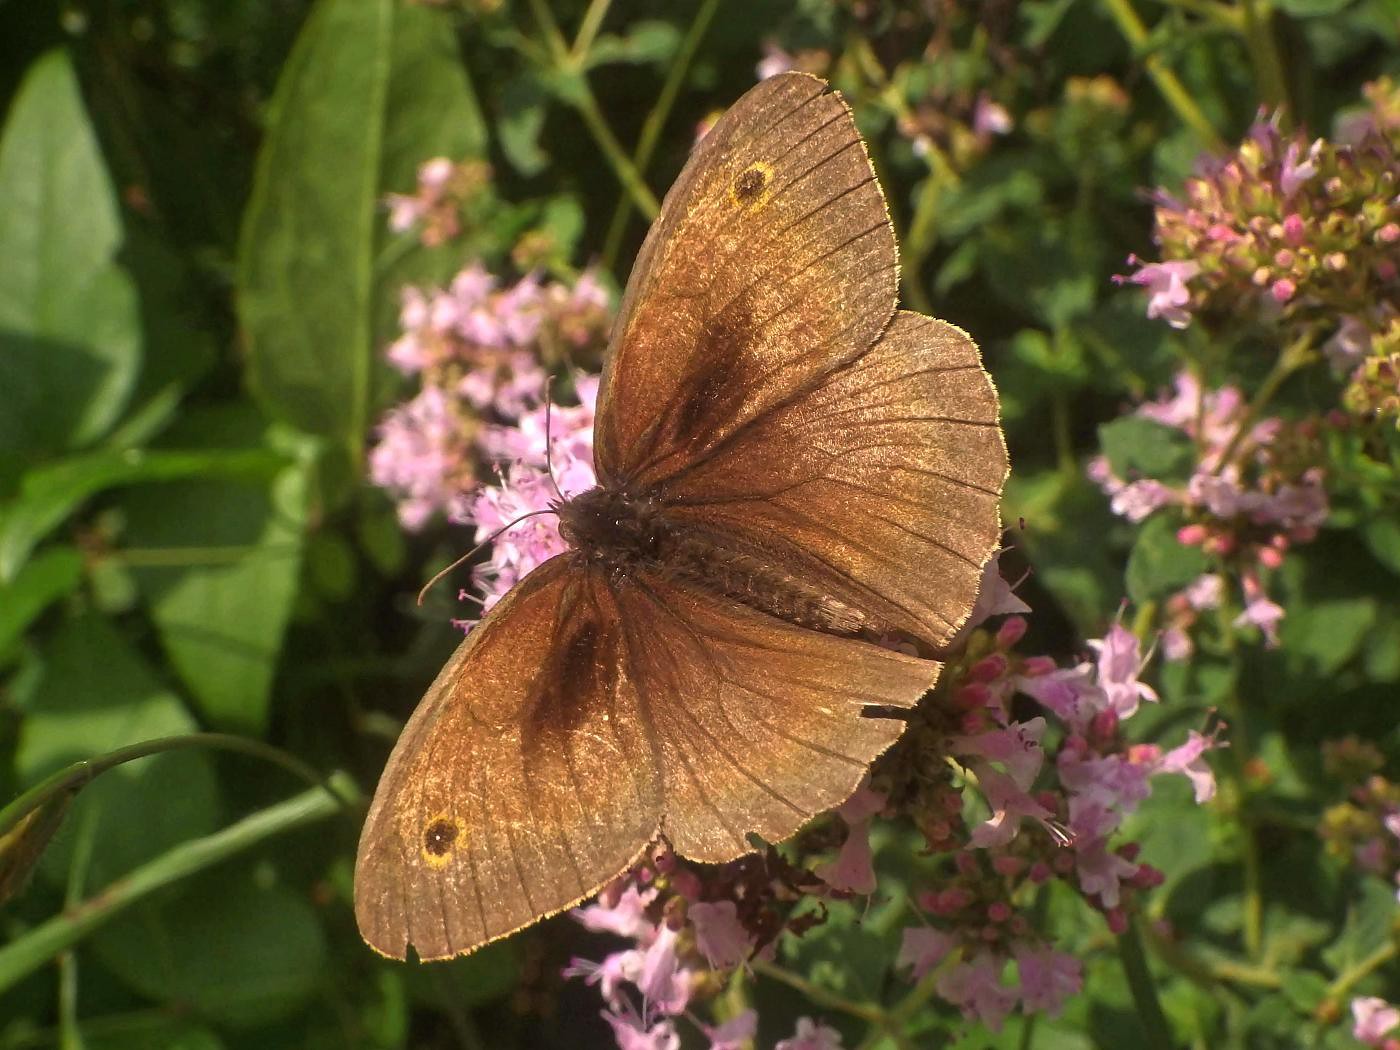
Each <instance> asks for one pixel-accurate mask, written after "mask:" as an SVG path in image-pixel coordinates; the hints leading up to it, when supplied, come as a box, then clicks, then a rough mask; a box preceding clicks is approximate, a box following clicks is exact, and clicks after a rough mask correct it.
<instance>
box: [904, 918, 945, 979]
mask: <svg viewBox="0 0 1400 1050" xmlns="http://www.w3.org/2000/svg"><path fill="white" fill-rule="evenodd" d="M956 946H957V941H956V939H954V938H953V936H952V935H950V934H947V933H944V932H943V931H942V930H935V929H934V928H933V927H931V926H907V927H905V930H904V938H903V940H902V941H901V942H900V945H899V955H898V957H897V958H896V959H895V965H896V966H899V967H904V966H909V967H912V968H913V979H914V980H916V981H919V980H922V979H923V976H924V974H926V973H928V972H929V971H930V970H932V969H933V968H934V967H935V966H937V965H938V964H939V963H941V962H942V961H943V960H944V958H945V957H946V956H947V955H948V953H949V952H950V951H952V950H953V948H954V947H956Z"/></svg>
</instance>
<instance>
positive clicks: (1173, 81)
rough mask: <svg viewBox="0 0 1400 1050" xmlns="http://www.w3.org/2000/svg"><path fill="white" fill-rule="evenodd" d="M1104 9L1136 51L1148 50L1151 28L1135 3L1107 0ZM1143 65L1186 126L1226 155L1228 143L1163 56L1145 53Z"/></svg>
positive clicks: (1212, 147) (1209, 147) (1124, 0)
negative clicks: (1163, 59) (1149, 29)
mask: <svg viewBox="0 0 1400 1050" xmlns="http://www.w3.org/2000/svg"><path fill="white" fill-rule="evenodd" d="M1103 2H1104V6H1105V7H1107V8H1108V13H1109V15H1111V16H1112V18H1113V20H1114V21H1115V22H1116V23H1118V31H1119V32H1121V33H1122V34H1123V38H1124V39H1125V40H1127V41H1128V43H1129V44H1131V45H1132V46H1133V50H1135V51H1139V52H1143V51H1144V49H1145V48H1146V47H1147V36H1148V34H1147V26H1145V25H1144V24H1143V22H1142V19H1140V18H1139V17H1138V14H1137V12H1136V11H1135V10H1133V5H1132V3H1131V0H1103ZM1142 64H1143V66H1144V68H1146V70H1147V75H1148V76H1150V77H1151V78H1152V82H1153V83H1154V84H1156V85H1157V90H1158V91H1160V92H1161V93H1162V97H1163V98H1164V99H1165V100H1166V102H1167V105H1169V106H1170V107H1171V108H1172V109H1173V110H1174V111H1175V112H1176V115H1177V116H1178V117H1180V118H1181V121H1182V123H1183V124H1185V125H1186V126H1187V127H1189V128H1191V129H1192V130H1193V131H1195V132H1196V134H1197V135H1199V136H1200V137H1201V141H1202V142H1204V143H1205V145H1206V148H1207V149H1209V150H1211V151H1212V152H1215V153H1223V152H1225V140H1224V139H1222V138H1221V137H1220V134H1219V132H1217V131H1216V130H1215V127H1214V126H1213V125H1212V124H1211V122H1210V120H1209V119H1207V117H1206V115H1205V114H1204V113H1202V112H1201V108H1200V107H1199V106H1198V105H1196V101H1195V99H1193V98H1192V97H1191V94H1190V92H1188V91H1187V90H1186V87H1185V85H1183V84H1182V83H1181V81H1180V80H1178V79H1177V76H1176V74H1175V73H1173V72H1172V71H1171V69H1169V68H1168V67H1167V64H1166V63H1165V62H1163V61H1162V57H1161V56H1160V55H1156V54H1153V53H1151V52H1150V51H1147V52H1145V53H1143V56H1142Z"/></svg>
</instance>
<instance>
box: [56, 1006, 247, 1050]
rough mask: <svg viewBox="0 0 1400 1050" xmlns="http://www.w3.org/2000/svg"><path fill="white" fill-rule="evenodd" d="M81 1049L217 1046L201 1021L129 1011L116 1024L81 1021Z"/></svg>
mask: <svg viewBox="0 0 1400 1050" xmlns="http://www.w3.org/2000/svg"><path fill="white" fill-rule="evenodd" d="M82 1032H83V1050H221V1048H222V1047H223V1045H224V1044H223V1043H222V1042H221V1041H220V1040H219V1037H218V1036H217V1035H215V1034H214V1033H213V1031H211V1030H210V1029H208V1028H206V1027H204V1026H203V1025H201V1024H199V1023H197V1022H195V1021H189V1020H185V1019H182V1018H172V1017H164V1016H161V1015H159V1014H131V1015H129V1016H127V1017H123V1018H122V1019H121V1023H120V1025H112V1026H110V1027H108V1026H103V1027H100V1028H99V1027H98V1026H97V1025H92V1024H83V1025H82Z"/></svg>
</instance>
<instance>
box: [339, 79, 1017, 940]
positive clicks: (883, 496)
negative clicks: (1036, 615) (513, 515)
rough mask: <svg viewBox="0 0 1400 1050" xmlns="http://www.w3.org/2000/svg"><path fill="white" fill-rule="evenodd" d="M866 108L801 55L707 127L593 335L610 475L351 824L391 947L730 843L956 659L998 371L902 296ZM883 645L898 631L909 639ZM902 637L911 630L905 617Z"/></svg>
mask: <svg viewBox="0 0 1400 1050" xmlns="http://www.w3.org/2000/svg"><path fill="white" fill-rule="evenodd" d="M897 274H898V261H897V253H896V248H895V243H894V234H893V230H892V228H891V226H890V223H889V215H888V209H887V208H886V206H885V201H884V196H883V194H882V193H881V191H880V188H879V185H878V183H877V182H876V179H875V173H874V170H873V169H872V168H871V165H870V161H869V158H868V157H867V155H866V152H865V149H864V145H863V143H862V142H861V139H860V134H859V132H858V131H857V129H856V125H855V121H854V120H853V119H852V116H851V113H850V110H849V109H848V108H847V107H846V104H845V103H844V102H843V101H842V100H841V98H840V96H839V95H837V94H836V93H835V92H832V91H830V90H829V89H828V87H827V85H826V84H825V83H823V82H822V81H820V80H818V79H816V78H814V77H809V76H806V75H804V74H798V73H789V74H783V75H780V76H776V77H772V78H770V79H768V80H765V81H764V82H762V83H761V84H759V85H757V86H756V87H754V88H753V89H751V90H750V91H749V92H748V93H746V94H745V95H744V96H743V97H742V98H741V99H740V100H739V101H738V102H736V103H735V105H734V106H733V107H731V109H730V110H729V112H728V113H726V114H725V116H724V117H723V118H721V119H720V120H719V121H718V122H717V123H716V124H715V126H714V127H713V128H712V130H711V131H710V132H709V134H707V135H706V136H705V138H704V139H703V140H702V141H701V142H700V143H699V144H698V145H697V146H696V147H695V149H694V151H693V153H692V154H691V157H690V160H689V161H688V162H687V164H686V166H685V169H684V170H683V171H682V172H681V175H680V177H679V178H678V179H677V181H676V183H675V184H674V186H673V187H672V188H671V191H670V192H669V193H668V194H667V196H666V200H665V203H664V204H663V206H662V209H661V214H660V216H659V217H658V218H657V220H656V221H655V222H654V223H653V225H652V228H651V231H650V233H648V235H647V238H646V240H645V242H644V243H643V245H642V248H641V251H640V252H639V254H638V256H637V261H636V264H635V265H634V267H633V272H632V275H631V277H630V278H629V279H628V283H627V290H626V292H625V293H624V295H623V298H622V302H621V304H620V307H619V313H618V318H617V321H616V324H615V326H614V329H613V333H612V337H611V340H610V343H609V347H608V351H607V354H606V356H605V359H604V366H603V374H602V377H601V384H600V390H599V395H598V406H597V411H596V417H595V424H594V433H593V448H594V465H595V467H596V470H597V477H598V487H597V488H595V489H592V490H589V491H587V492H584V493H581V494H579V495H577V496H575V497H574V498H572V499H567V500H561V501H560V502H559V503H558V504H556V506H555V507H554V509H555V511H556V512H557V513H558V515H559V520H560V532H561V535H562V536H563V538H564V539H565V540H566V542H567V543H568V545H569V547H570V549H569V550H568V551H567V552H565V553H563V554H560V555H558V556H556V557H554V558H552V559H550V560H549V561H547V562H545V563H544V564H542V565H540V566H538V567H536V568H535V569H533V570H531V571H530V572H529V574H528V575H527V576H525V577H524V578H523V579H522V580H521V581H520V582H519V583H517V584H516V585H515V586H514V587H513V588H512V589H511V590H510V592H509V593H508V594H506V596H505V597H504V598H502V599H501V601H500V602H498V603H497V604H496V605H495V606H494V607H493V608H492V609H491V611H490V612H489V613H488V614H487V616H486V617H485V619H483V621H482V622H481V623H480V624H479V625H478V626H477V627H476V628H475V629H474V630H473V631H472V632H471V633H470V634H469V635H468V636H467V639H466V640H465V641H464V642H463V643H462V644H461V646H460V647H459V648H458V650H457V652H456V653H455V654H453V656H452V657H451V658H450V659H449V660H448V662H447V664H446V665H445V666H444V667H443V669H442V671H441V672H440V673H439V674H438V676H437V678H436V680H435V681H434V682H433V684H432V685H431V686H430V687H429V689H428V691H427V694H426V695H425V696H424V698H423V700H422V702H421V703H420V704H419V706H418V708H417V710H416V711H415V712H414V714H413V716H412V718H410V719H409V721H408V724H407V725H406V726H405V727H404V730H403V733H402V734H401V736H400V738H399V742H398V744H397V745H396V747H395V749H394V752H393V754H392V755H391V756H390V758H389V762H388V765H387V766H386V767H385V771H384V773H383V775H382V777H381V779H380V783H379V788H378V790H377V791H376V792H375V797H374V802H373V803H372V805H371V806H370V811H369V815H368V817H367V818H366V821H365V828H364V832H363V833H362V835H361V838H360V849H359V854H358V856H357V858H356V872H355V913H356V918H357V920H358V922H359V926H360V932H361V933H362V934H363V936H364V938H365V940H366V941H367V942H368V943H369V944H370V945H371V946H372V947H374V948H375V949H376V950H378V951H380V952H383V953H384V954H386V955H389V956H392V957H395V958H404V957H405V956H406V954H407V953H408V951H409V949H410V948H412V949H413V950H414V951H416V952H417V954H418V955H419V957H421V958H424V959H434V958H445V957H449V956H452V955H458V954H461V953H463V952H468V951H472V950H474V949H475V948H477V947H479V946H481V945H482V944H485V943H487V942H489V941H492V940H495V939H496V938H499V937H503V936H506V935H507V934H509V933H511V932H513V931H515V930H517V929H520V928H522V927H524V926H527V925H529V924H531V923H533V922H535V921H537V920H539V919H541V918H543V917H545V916H547V915H552V914H554V913H556V912H558V911H560V910H562V909H564V908H567V907H569V906H571V905H573V904H575V903H577V902H579V901H581V900H583V899H584V898H586V897H588V896H589V895H590V894H593V893H596V892H597V891H598V890H599V889H600V888H601V887H602V886H603V885H605V884H606V883H607V882H608V881H609V880H611V879H613V878H615V877H616V876H618V875H619V874H621V873H622V872H624V871H626V870H627V869H628V867H629V866H630V865H632V864H633V863H635V862H636V860H637V859H638V858H639V857H640V856H641V855H642V854H643V853H644V852H645V851H646V850H647V849H648V848H650V846H651V844H653V843H654V842H656V841H657V839H658V838H662V837H664V838H665V840H666V841H667V843H668V844H669V845H670V847H671V848H672V849H674V850H675V851H676V853H678V854H679V855H681V856H683V857H688V858H690V859H692V860H695V861H700V862H712V863H719V862H724V861H730V860H733V859H735V858H736V857H740V856H742V855H744V854H746V853H750V852H752V851H753V849H754V844H753V841H754V836H757V837H758V838H760V839H763V840H766V841H768V842H780V841H782V840H783V839H786V838H788V837H790V836H791V835H792V834H793V833H795V832H796V831H797V829H798V828H800V827H801V826H802V825H803V824H804V823H806V822H807V821H808V820H810V819H811V818H812V817H814V816H815V815H817V814H819V813H822V812H824V811H826V810H829V809H831V808H832V807H834V806H836V805H839V804H840V803H841V802H843V801H845V799H847V798H848V797H849V796H850V795H851V793H852V792H853V791H854V790H855V788H856V786H857V784H859V782H860V780H861V778H862V777H863V776H864V775H865V773H866V771H867V770H868V768H869V766H870V763H871V762H873V761H874V760H875V758H876V757H877V756H879V755H880V754H881V753H882V752H883V751H884V750H885V749H886V748H888V747H889V746H890V745H891V744H893V743H894V742H895V741H896V740H897V739H898V738H899V736H900V734H901V732H902V731H903V728H904V724H905V723H904V722H903V721H901V720H899V719H897V718H891V717H872V715H877V714H880V713H884V714H888V712H889V709H891V708H909V707H912V706H914V705H915V704H917V703H918V702H919V700H920V698H921V697H922V696H923V695H924V694H925V693H926V692H927V691H928V690H929V689H930V688H931V687H932V686H933V685H934V683H935V682H936V681H937V679H938V675H939V670H940V666H941V665H940V664H939V663H938V662H937V661H936V660H935V659H924V658H921V657H920V656H915V655H910V652H909V651H907V650H910V649H912V651H913V652H916V653H920V654H924V655H926V656H933V655H936V654H938V653H940V652H941V651H943V650H944V649H945V648H946V646H947V645H948V643H949V642H950V640H951V639H952V638H953V637H954V636H955V634H956V633H957V631H958V630H959V628H960V627H961V625H962V624H963V623H964V621H965V620H966V619H967V616H968V614H969V612H970V610H971V609H972V606H973V603H974V601H975V599H976V596H977V590H978V586H979V583H980V580H981V577H982V571H983V567H984V566H985V565H986V564H987V562H988V559H989V558H990V557H991V555H992V553H993V551H994V550H995V549H996V547H997V545H998V542H999V540H1000V535H1001V518H1000V498H1001V489H1002V485H1003V483H1004V482H1005V479H1006V473H1007V459H1006V447H1005V444H1004V442H1003V440H1002V436H1001V430H1000V426H999V413H998V404H997V396H996V390H995V388H994V387H993V385H992V382H991V379H990V377H989V376H988V375H987V373H986V372H985V371H984V370H983V368H982V364H981V357H980V355H979V353H978V350H977V347H976V345H975V344H974V343H973V342H972V340H971V339H970V338H969V337H968V336H967V334H966V333H964V332H962V331H961V330H959V329H958V328H955V327H954V326H953V325H950V324H947V323H946V322H943V321H938V320H935V319H933V318H929V317H924V316H921V315H919V314H915V313H910V312H908V311H903V310H898V309H897V308H896V298H897V287H896V285H897ZM890 642H897V643H900V644H899V645H898V650H899V651H896V649H895V648H893V647H891V645H890V644H889V643H890ZM904 643H912V644H904Z"/></svg>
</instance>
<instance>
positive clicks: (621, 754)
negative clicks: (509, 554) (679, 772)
mask: <svg viewBox="0 0 1400 1050" xmlns="http://www.w3.org/2000/svg"><path fill="white" fill-rule="evenodd" d="M624 646H625V642H624V634H623V629H622V624H621V620H620V615H619V610H618V608H617V605H616V603H615V601H614V599H613V593H612V590H611V589H610V588H609V586H608V585H607V583H606V582H605V581H604V580H603V579H602V578H601V577H600V576H599V575H598V574H597V573H596V572H595V571H593V570H591V569H589V568H587V567H586V566H583V565H581V564H580V563H579V562H578V561H577V559H576V558H575V556H572V555H564V556H561V557H558V558H555V559H554V560H552V561H550V562H548V563H546V564H545V565H543V566H541V567H540V568H538V569H536V570H535V571H534V572H533V573H531V574H530V576H529V577H527V578H526V580H525V581H524V582H523V583H521V584H520V586H518V587H517V588H516V589H515V590H513V591H512V592H511V593H510V594H509V595H507V596H506V598H505V599H504V600H503V601H502V602H501V603H500V605H499V606H498V607H497V608H495V609H494V610H492V612H491V613H490V614H489V615H488V616H487V617H486V619H485V620H484V621H483V622H482V623H481V624H480V625H479V626H478V627H477V628H476V629H475V630H473V632H472V633H471V635H470V636H468V638H467V640H466V641H465V642H463V643H462V645H461V646H460V647H459V648H458V650H457V652H456V654H455V655H454V656H453V657H452V659H451V660H449V661H448V663H447V666H446V667H444V668H443V670H442V672H441V673H440V674H439V675H438V678H437V680H436V681H435V682H434V683H433V685H432V686H431V688H430V689H429V690H428V693H427V696H426V697H424V699H423V702H422V703H421V704H420V705H419V707H418V710H417V711H416V712H414V715H413V718H412V719H411V720H410V721H409V723H408V725H407V726H406V727H405V729H404V732H403V734H402V736H400V738H399V742H398V744H397V745H396V746H395V748H394V752H393V754H392V755H391V756H390V758H389V764H388V766H387V767H386V768H385V771H384V775H383V777H382V778H381V780H380V784H379V788H378V790H377V791H376V793H375V797H374V803H373V805H372V806H371V808H370V812H369V817H368V819H367V820H366V821H365V827H364V831H363V833H362V835H361V838H360V849H359V855H358V857H357V858H356V868H355V885H356V893H355V914H356V918H357V920H358V921H359V925H360V932H361V934H362V935H363V936H364V938H365V940H366V941H367V942H368V943H369V944H370V945H371V946H372V947H374V948H375V949H376V950H378V951H380V952H381V953H383V954H385V955H389V956H393V957H395V958H404V956H405V953H406V951H407V948H408V946H409V945H410V944H411V945H412V946H413V948H414V950H415V951H416V952H417V954H418V956H419V957H420V958H423V959H435V958H443V957H447V956H452V955H456V954H459V953H461V952H464V951H469V950H471V949H472V948H475V947H478V946H479V945H481V944H484V943H486V942H487V941H490V940H494V939H495V938H497V937H501V936H504V935H505V934H507V933H510V932H512V931H514V930H516V929H519V928H520V927H522V926H525V925H528V924H529V923H531V922H534V921H535V920H537V919H539V918H541V917H543V916H545V915H550V914H553V913H554V912H557V911H560V910H561V909H563V908H566V907H568V906H569V905H571V904H574V903H576V902H578V901H579V900H581V899H583V898H584V897H586V896H588V895H589V894H592V893H594V892H596V891H597V890H598V889H599V888H600V887H601V886H602V885H603V884H604V883H605V882H607V880H609V879H610V878H612V877H614V876H615V875H617V873H618V872H619V871H622V870H623V869H625V868H626V867H627V866H628V864H630V863H631V862H632V861H633V860H634V859H635V858H636V857H637V855H638V854H639V853H640V851H641V850H642V849H643V848H644V847H645V846H646V845H647V843H648V842H649V841H650V840H651V839H652V837H653V836H654V834H655V832H656V828H657V825H658V821H659V819H660V774H659V770H658V763H657V752H656V749H655V745H654V744H653V743H652V741H651V738H650V730H649V728H648V726H647V725H646V723H645V722H644V720H643V717H642V712H641V710H640V707H639V705H638V700H637V694H636V690H635V688H634V687H633V684H632V682H631V681H630V680H629V677H628V673H627V657H626V653H625V649H624Z"/></svg>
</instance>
